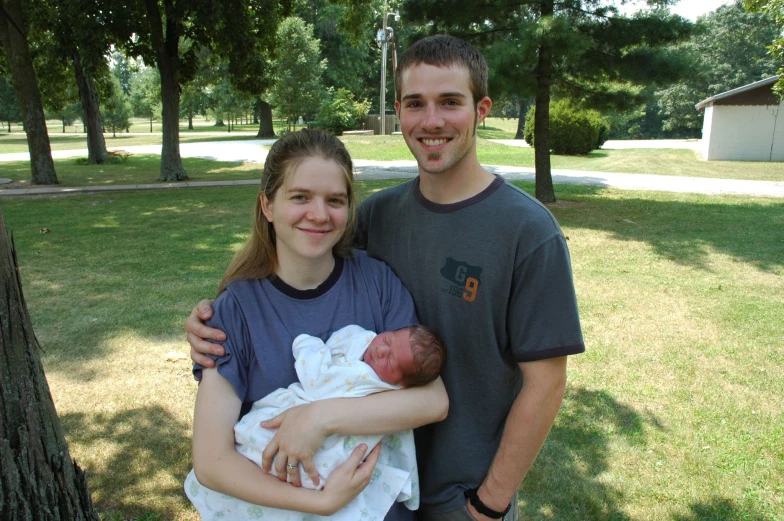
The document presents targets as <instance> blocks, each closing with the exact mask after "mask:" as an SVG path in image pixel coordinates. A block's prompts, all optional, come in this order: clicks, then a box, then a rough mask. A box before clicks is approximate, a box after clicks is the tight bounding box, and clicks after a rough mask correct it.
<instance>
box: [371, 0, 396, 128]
mask: <svg viewBox="0 0 784 521" xmlns="http://www.w3.org/2000/svg"><path fill="white" fill-rule="evenodd" d="M390 14H392V13H390V12H387V6H386V4H384V17H383V22H382V28H381V29H379V30H378V32H377V33H376V41H377V42H378V43H379V44H381V96H380V98H381V99H380V100H379V112H380V113H381V135H382V136H383V135H386V133H387V132H386V130H387V111H386V104H387V100H386V97H387V46H388V45H389V42H390V41H391V40H393V39H394V37H395V31H394V30H393V29H392V28H391V27H387V17H388V16H389V15H390ZM399 20H400V12H399V11H395V21H396V22H397V21H399Z"/></svg>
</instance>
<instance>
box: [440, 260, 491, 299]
mask: <svg viewBox="0 0 784 521" xmlns="http://www.w3.org/2000/svg"><path fill="white" fill-rule="evenodd" d="M481 274H482V268H480V267H479V266H471V265H470V264H468V263H467V262H462V261H457V260H455V259H453V258H452V257H447V258H446V264H444V266H443V267H442V268H441V276H442V277H444V278H445V279H446V280H448V281H449V282H450V287H449V288H447V289H445V290H444V291H446V292H448V293H449V294H450V295H454V296H455V297H460V298H462V299H463V300H466V301H468V302H473V301H474V300H476V294H477V292H478V291H479V277H480V275H481Z"/></svg>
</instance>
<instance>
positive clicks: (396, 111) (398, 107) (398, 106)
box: [395, 100, 400, 118]
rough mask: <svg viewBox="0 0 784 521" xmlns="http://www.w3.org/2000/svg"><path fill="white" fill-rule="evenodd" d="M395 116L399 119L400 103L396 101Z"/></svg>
mask: <svg viewBox="0 0 784 521" xmlns="http://www.w3.org/2000/svg"><path fill="white" fill-rule="evenodd" d="M395 114H397V117H398V118H399V117H400V102H399V101H398V100H395Z"/></svg>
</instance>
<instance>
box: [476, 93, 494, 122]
mask: <svg viewBox="0 0 784 521" xmlns="http://www.w3.org/2000/svg"><path fill="white" fill-rule="evenodd" d="M492 106H493V100H491V99H490V98H488V97H487V96H485V97H484V98H482V99H481V100H479V103H477V104H476V112H477V117H476V124H477V125H479V123H481V122H482V121H484V120H485V118H486V117H487V115H488V114H490V107H492Z"/></svg>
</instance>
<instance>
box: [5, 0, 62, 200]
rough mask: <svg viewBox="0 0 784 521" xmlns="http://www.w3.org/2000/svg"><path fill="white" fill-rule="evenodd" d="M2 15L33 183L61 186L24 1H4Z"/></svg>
mask: <svg viewBox="0 0 784 521" xmlns="http://www.w3.org/2000/svg"><path fill="white" fill-rule="evenodd" d="M2 8H3V9H2V11H1V12H0V43H2V46H3V50H4V51H5V56H6V58H7V70H8V71H9V72H10V77H11V85H12V86H13V88H14V92H16V97H17V100H18V101H19V107H20V109H21V112H22V120H23V122H24V129H25V133H26V134H27V148H28V150H29V151H30V169H31V171H32V176H33V184H43V185H51V184H57V173H56V172H55V169H54V161H52V147H51V145H50V143H49V134H48V132H47V130H46V117H45V116H44V107H43V101H42V99H41V91H40V90H39V88H38V78H37V77H36V73H35V69H34V67H33V57H32V55H31V53H30V44H29V41H28V38H27V28H28V24H27V19H26V16H25V13H24V9H23V6H22V2H21V0H3V4H2Z"/></svg>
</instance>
